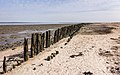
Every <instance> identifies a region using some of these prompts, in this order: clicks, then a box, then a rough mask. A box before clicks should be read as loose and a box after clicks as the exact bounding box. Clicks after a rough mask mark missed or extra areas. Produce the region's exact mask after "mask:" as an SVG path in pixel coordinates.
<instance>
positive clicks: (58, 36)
mask: <svg viewBox="0 0 120 75" xmlns="http://www.w3.org/2000/svg"><path fill="white" fill-rule="evenodd" d="M59 40H60V29H59V28H58V30H57V42H58V41H59Z"/></svg>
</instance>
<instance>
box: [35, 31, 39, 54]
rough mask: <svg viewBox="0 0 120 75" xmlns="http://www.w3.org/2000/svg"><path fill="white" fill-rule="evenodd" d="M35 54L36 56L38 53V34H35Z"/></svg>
mask: <svg viewBox="0 0 120 75" xmlns="http://www.w3.org/2000/svg"><path fill="white" fill-rule="evenodd" d="M35 50H36V52H35V54H36V55H37V54H38V53H39V34H38V33H36V49H35Z"/></svg>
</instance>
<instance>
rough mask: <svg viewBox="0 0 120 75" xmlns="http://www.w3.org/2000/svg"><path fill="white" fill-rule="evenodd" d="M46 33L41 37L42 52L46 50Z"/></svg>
mask: <svg viewBox="0 0 120 75" xmlns="http://www.w3.org/2000/svg"><path fill="white" fill-rule="evenodd" d="M44 38H45V33H42V35H41V50H44V43H45V40H44Z"/></svg>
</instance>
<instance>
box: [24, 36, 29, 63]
mask: <svg viewBox="0 0 120 75" xmlns="http://www.w3.org/2000/svg"><path fill="white" fill-rule="evenodd" d="M27 60H28V39H26V38H24V61H27Z"/></svg>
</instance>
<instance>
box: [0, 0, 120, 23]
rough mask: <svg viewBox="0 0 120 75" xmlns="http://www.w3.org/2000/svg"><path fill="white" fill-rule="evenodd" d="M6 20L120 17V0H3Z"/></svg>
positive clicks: (0, 8) (1, 15) (1, 17)
mask: <svg viewBox="0 0 120 75" xmlns="http://www.w3.org/2000/svg"><path fill="white" fill-rule="evenodd" d="M3 21H4V22H5V21H15V22H17V21H23V22H26V21H27V22H99V21H103V22H111V21H120V0H0V22H3Z"/></svg>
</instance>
